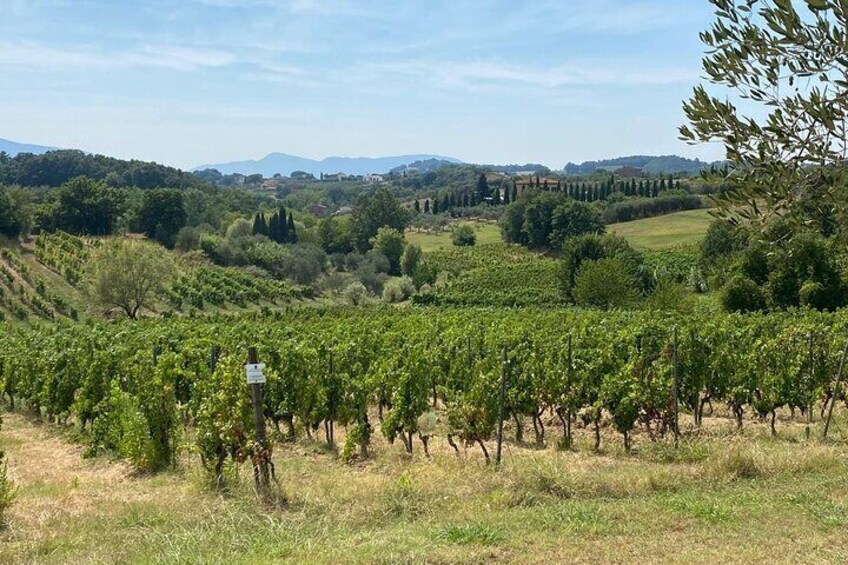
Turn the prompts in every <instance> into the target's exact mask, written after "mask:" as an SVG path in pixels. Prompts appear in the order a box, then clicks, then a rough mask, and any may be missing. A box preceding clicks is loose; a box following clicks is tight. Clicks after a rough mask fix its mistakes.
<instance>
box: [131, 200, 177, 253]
mask: <svg viewBox="0 0 848 565" xmlns="http://www.w3.org/2000/svg"><path fill="white" fill-rule="evenodd" d="M186 219H187V215H186V211H185V206H184V205H183V196H182V193H180V192H179V191H177V190H168V189H155V190H150V191H146V192H145V193H144V199H143V200H142V203H141V207H140V208H139V210H138V213H137V215H136V223H137V225H138V227H139V229H140V230H141V231H142V232H143V233H144V234H145V235H146V236H147V237H150V238H155V239H156V241H158V242H159V243H161V244H162V245H164V246H165V247H168V248H172V247H174V242H175V241H176V237H177V233H178V232H179V231H180V229H182V227H183V226H185V224H186Z"/></svg>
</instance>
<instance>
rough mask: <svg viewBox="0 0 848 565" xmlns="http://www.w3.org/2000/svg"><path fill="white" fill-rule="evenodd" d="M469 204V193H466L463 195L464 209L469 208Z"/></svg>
mask: <svg viewBox="0 0 848 565" xmlns="http://www.w3.org/2000/svg"><path fill="white" fill-rule="evenodd" d="M468 202H469V200H468V193H467V192H466V193H464V194H463V195H462V207H463V208H468Z"/></svg>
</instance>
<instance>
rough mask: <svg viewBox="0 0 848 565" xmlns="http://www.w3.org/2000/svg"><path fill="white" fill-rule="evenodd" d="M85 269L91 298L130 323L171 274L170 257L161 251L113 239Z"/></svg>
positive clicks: (172, 266) (137, 243)
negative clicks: (116, 311)
mask: <svg viewBox="0 0 848 565" xmlns="http://www.w3.org/2000/svg"><path fill="white" fill-rule="evenodd" d="M87 268H88V276H89V280H90V285H89V288H90V293H91V296H92V298H93V299H94V300H95V301H96V302H97V303H98V304H100V305H101V306H103V307H106V308H118V309H120V310H121V311H122V312H124V314H126V316H127V317H128V318H130V319H133V320H135V319H136V318H138V315H139V312H140V311H141V310H142V308H144V307H146V306H148V305H149V304H150V302H151V301H152V300H153V298H154V297H155V295H156V293H157V292H159V291H161V289H162V288H163V287H164V285H165V284H166V282H167V281H168V279H169V278H170V277H171V275H172V273H173V271H174V265H173V262H172V261H171V259H170V256H169V255H167V254H165V253H162V252H161V248H160V249H157V248H156V246H153V245H149V244H146V243H143V242H138V241H132V240H127V239H113V240H111V241H109V242H107V243H106V244H105V245H103V246H102V247H100V248H99V249H98V250H97V252H96V253H95V255H94V256H93V257H92V259H91V261H90V263H89V265H88V267H87Z"/></svg>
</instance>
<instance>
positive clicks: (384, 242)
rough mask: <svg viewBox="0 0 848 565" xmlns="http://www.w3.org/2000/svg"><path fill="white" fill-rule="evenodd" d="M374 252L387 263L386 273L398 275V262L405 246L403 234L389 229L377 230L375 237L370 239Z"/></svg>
mask: <svg viewBox="0 0 848 565" xmlns="http://www.w3.org/2000/svg"><path fill="white" fill-rule="evenodd" d="M371 245H372V246H373V248H374V251H376V252H377V253H380V254H381V255H383V256H384V257H385V258H386V259H387V260H388V262H389V269H388V271H389V272H390V273H391V274H393V275H399V274H400V260H401V256H402V255H403V247H404V245H406V244H405V242H404V239H403V234H402V233H401V232H399V231H398V230H396V229H393V228H390V227H382V228H380V229H379V230H377V235H376V236H375V237H373V238H371Z"/></svg>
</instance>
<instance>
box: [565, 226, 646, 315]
mask: <svg viewBox="0 0 848 565" xmlns="http://www.w3.org/2000/svg"><path fill="white" fill-rule="evenodd" d="M612 257H614V258H617V259H619V260H620V261H621V263H620V264H621V265H622V266H623V267H624V268H625V269H626V271H627V275H628V278H632V279H633V280H634V281H635V282H636V283H638V285H639V289H640V290H645V289H647V288H649V287H650V278H651V277H650V273H648V272H647V271H646V270H644V269H642V264H643V258H642V256H641V254H639V252H638V251H636V250H635V249H633V248H632V247H631V246H630V244H629V243H627V240H626V239H624V238H623V237H620V236H616V235H612V234H606V235H597V234H584V235H580V236H577V237H571V238H568V239H567V240H566V241H565V243H564V244H563V249H562V263H561V267H560V273H559V278H560V290H561V292H562V295H563V296H564V297H565V298H566V299H573V298H574V288H575V285H576V284H577V274H578V272H579V271H580V267H581V266H582V264H583V262H584V261H597V260H600V259H606V258H612Z"/></svg>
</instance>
